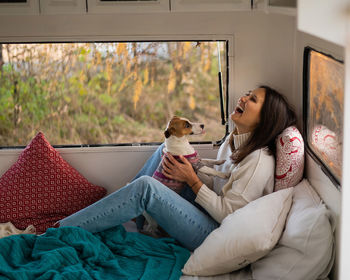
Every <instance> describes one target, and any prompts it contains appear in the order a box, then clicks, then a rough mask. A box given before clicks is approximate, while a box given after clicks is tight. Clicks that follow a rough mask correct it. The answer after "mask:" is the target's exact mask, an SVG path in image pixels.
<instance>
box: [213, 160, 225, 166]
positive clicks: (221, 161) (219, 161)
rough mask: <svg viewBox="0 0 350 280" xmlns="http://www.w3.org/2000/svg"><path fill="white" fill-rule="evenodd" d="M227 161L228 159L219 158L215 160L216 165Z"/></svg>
mask: <svg viewBox="0 0 350 280" xmlns="http://www.w3.org/2000/svg"><path fill="white" fill-rule="evenodd" d="M225 161H226V159H219V160H217V161H216V162H215V165H221V164H223V163H224V162H225Z"/></svg>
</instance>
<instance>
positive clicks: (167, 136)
mask: <svg viewBox="0 0 350 280" xmlns="http://www.w3.org/2000/svg"><path fill="white" fill-rule="evenodd" d="M174 132H175V129H174V128H173V127H170V128H168V129H167V130H165V131H164V136H165V138H169V137H170V136H171V135H172V134H173V133H174Z"/></svg>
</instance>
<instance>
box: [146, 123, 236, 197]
mask: <svg viewBox="0 0 350 280" xmlns="http://www.w3.org/2000/svg"><path fill="white" fill-rule="evenodd" d="M203 133H204V124H200V123H192V122H190V121H189V120H187V119H185V118H180V117H177V116H174V117H173V118H172V119H171V120H170V122H169V123H168V126H167V128H166V130H165V132H164V136H165V141H164V145H165V147H164V149H163V156H164V155H165V154H166V153H171V154H172V155H173V156H174V157H175V158H176V159H178V158H179V157H178V156H179V155H183V156H184V157H185V158H186V159H187V160H188V161H189V162H190V163H191V164H192V167H193V169H194V171H195V172H196V173H197V176H198V177H199V179H200V180H201V181H202V182H203V183H204V184H206V185H207V186H208V187H209V188H212V187H213V176H218V177H220V178H223V179H226V178H229V177H230V175H231V173H223V172H220V171H217V170H215V169H214V168H213V167H214V165H220V164H222V163H224V162H225V160H215V159H201V158H199V156H198V154H197V152H196V151H195V150H194V149H193V147H192V146H191V145H190V143H189V141H188V139H187V135H199V134H203ZM162 161H163V160H162ZM162 169H163V166H162V162H161V163H160V164H159V166H158V168H157V170H156V171H155V172H154V174H153V176H152V177H153V178H155V179H157V180H158V181H160V182H162V183H163V184H164V185H166V186H168V187H169V188H170V189H172V190H173V191H175V192H177V193H180V192H181V190H182V189H183V187H184V183H182V182H178V181H176V180H172V179H170V178H168V177H166V176H165V175H164V174H163V173H162Z"/></svg>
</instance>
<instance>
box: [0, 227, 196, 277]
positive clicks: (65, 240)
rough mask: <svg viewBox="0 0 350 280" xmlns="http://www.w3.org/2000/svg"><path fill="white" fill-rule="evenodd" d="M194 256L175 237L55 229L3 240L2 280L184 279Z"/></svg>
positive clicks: (0, 252)
mask: <svg viewBox="0 0 350 280" xmlns="http://www.w3.org/2000/svg"><path fill="white" fill-rule="evenodd" d="M189 256H190V252H189V251H188V250H186V249H184V248H182V247H180V246H179V245H177V243H176V242H175V240H174V239H171V238H161V239H155V238H152V237H149V236H145V235H142V234H139V233H131V232H126V231H125V230H124V228H123V227H122V226H117V227H114V228H111V229H109V230H106V231H103V232H100V233H96V234H91V233H90V232H88V231H86V230H83V229H81V228H75V227H62V228H50V229H48V230H47V232H46V233H45V234H43V235H40V236H36V235H29V234H21V235H13V236H9V237H6V238H2V239H0V279H15V280H21V279H35V280H44V279H55V280H56V279H57V280H58V279H67V280H72V279H77V280H78V279H79V280H84V279H143V280H146V279H150V280H156V279H157V280H158V279H166V280H168V279H179V278H180V276H181V269H182V268H183V266H184V264H185V263H186V261H187V259H188V258H189Z"/></svg>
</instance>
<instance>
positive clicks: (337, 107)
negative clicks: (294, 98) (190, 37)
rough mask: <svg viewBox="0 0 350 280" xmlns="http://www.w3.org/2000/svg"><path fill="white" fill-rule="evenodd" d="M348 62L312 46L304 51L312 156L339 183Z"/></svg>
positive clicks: (307, 127) (306, 125)
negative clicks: (345, 76) (346, 64)
mask: <svg viewBox="0 0 350 280" xmlns="http://www.w3.org/2000/svg"><path fill="white" fill-rule="evenodd" d="M343 99H344V65H343V63H342V62H341V61H339V60H336V59H334V58H333V57H332V56H330V55H326V54H323V53H321V52H318V51H316V50H313V49H312V48H309V47H308V48H305V52H304V128H305V133H306V138H307V145H308V148H309V150H310V152H311V155H312V156H314V157H316V158H317V159H318V161H320V162H321V163H322V165H323V167H324V169H325V171H326V172H327V173H329V175H330V177H331V178H332V179H333V180H334V181H335V183H336V184H337V185H338V186H339V185H340V181H341V176H342V146H343V145H342V139H343Z"/></svg>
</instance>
